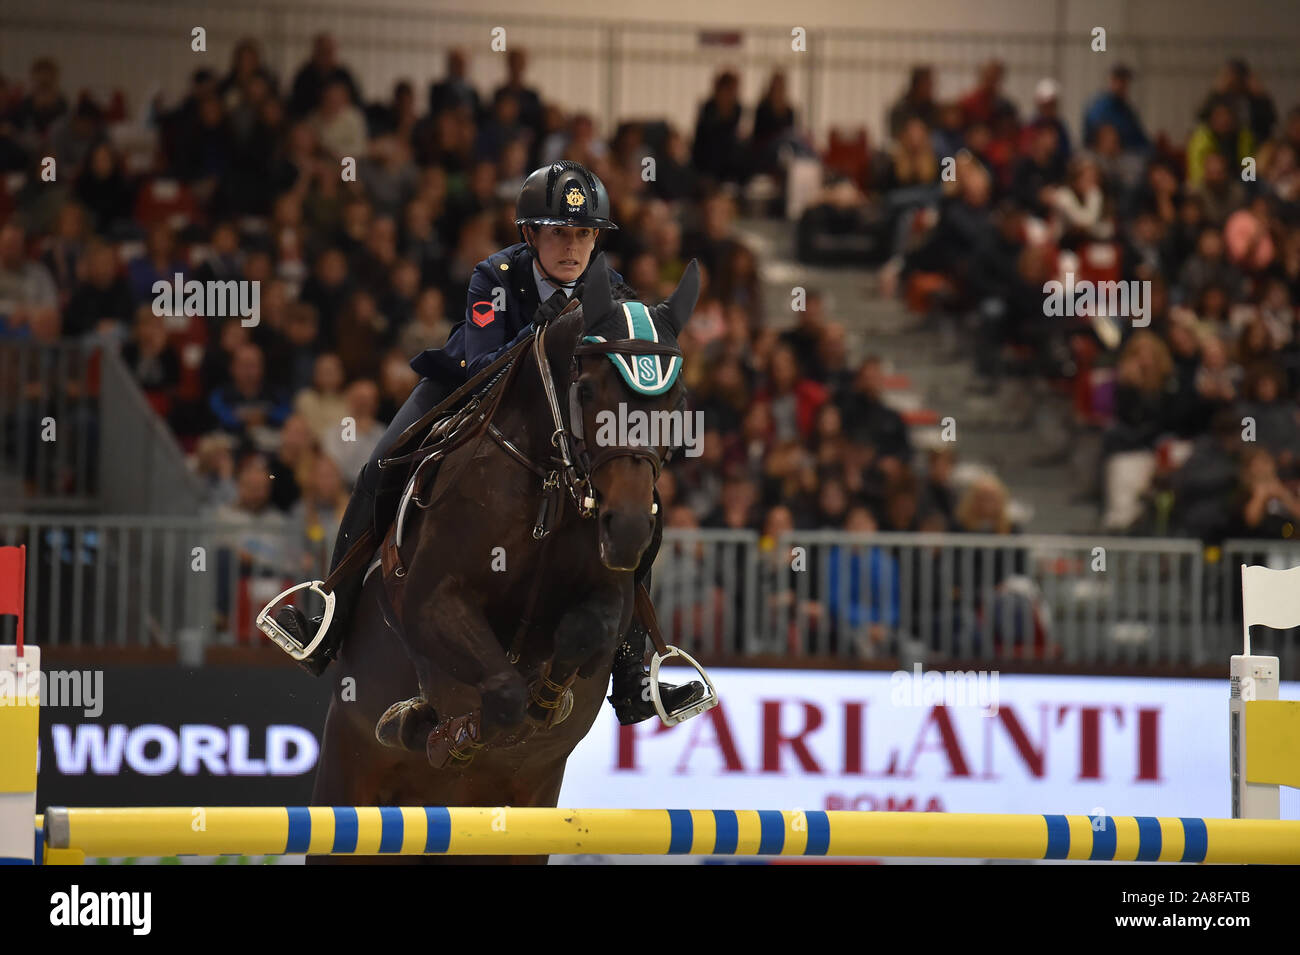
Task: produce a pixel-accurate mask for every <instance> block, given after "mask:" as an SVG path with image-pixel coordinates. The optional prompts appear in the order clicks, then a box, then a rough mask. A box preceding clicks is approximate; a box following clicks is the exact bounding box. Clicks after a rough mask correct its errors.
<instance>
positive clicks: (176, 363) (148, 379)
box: [69, 253, 181, 418]
mask: <svg viewBox="0 0 1300 955" xmlns="http://www.w3.org/2000/svg"><path fill="white" fill-rule="evenodd" d="M92 255H93V253H92ZM69 311H71V310H69ZM122 360H123V361H124V362H125V363H126V367H127V368H129V369H130V371H131V375H132V376H133V377H134V378H135V380H136V383H137V384H139V385H140V389H141V390H142V391H143V392H144V394H145V397H146V398H148V399H149V404H150V405H151V406H152V407H153V409H154V411H156V412H157V413H158V414H159V415H161V416H162V417H163V418H166V417H167V416H168V414H169V413H170V411H171V403H172V395H173V393H174V391H175V389H176V386H177V385H178V384H180V380H181V362H180V358H179V357H178V356H177V354H176V350H175V349H174V348H172V346H171V343H170V342H168V340H167V325H166V322H165V321H164V320H163V318H162V317H161V316H159V315H155V314H154V313H153V310H152V309H150V308H149V307H148V306H145V305H142V306H140V307H139V308H138V309H137V310H136V313H135V331H134V334H133V336H132V338H131V340H130V341H128V342H127V343H126V344H124V345H123V346H122Z"/></svg>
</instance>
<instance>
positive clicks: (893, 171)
mask: <svg viewBox="0 0 1300 955" xmlns="http://www.w3.org/2000/svg"><path fill="white" fill-rule="evenodd" d="M938 181H939V157H937V156H936V155H935V154H934V145H933V143H931V141H930V133H929V129H928V128H927V127H926V125H925V123H924V121H923V120H922V119H921V118H920V117H919V116H913V117H911V118H910V119H907V120H905V121H904V122H903V127H902V129H900V130H899V131H898V139H897V141H896V142H895V143H894V144H893V145H892V146H890V148H889V165H888V167H887V168H886V170H885V172H884V174H883V176H882V177H881V183H880V185H881V188H882V189H884V190H886V191H890V192H892V191H894V190H897V189H912V190H915V189H917V188H918V187H926V186H933V185H934V184H935V183H937V182H938ZM895 201H897V200H895Z"/></svg>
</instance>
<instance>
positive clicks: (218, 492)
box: [194, 432, 239, 511]
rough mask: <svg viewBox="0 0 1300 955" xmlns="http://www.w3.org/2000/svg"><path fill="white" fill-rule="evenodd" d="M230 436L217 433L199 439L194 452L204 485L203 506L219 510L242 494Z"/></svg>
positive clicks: (199, 475) (200, 478)
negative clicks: (237, 481)
mask: <svg viewBox="0 0 1300 955" xmlns="http://www.w3.org/2000/svg"><path fill="white" fill-rule="evenodd" d="M233 443H234V442H233V441H232V440H231V438H230V435H228V434H221V433H219V432H214V433H212V434H205V435H204V436H203V437H202V438H200V439H199V441H198V444H197V446H196V447H195V452H194V461H195V471H196V473H197V474H198V477H199V482H200V484H201V485H202V487H203V492H204V495H203V508H204V510H207V511H217V510H220V509H221V508H224V507H229V506H232V505H233V504H234V502H235V500H236V499H237V498H238V497H239V491H238V490H237V489H236V487H235V480H234V475H235V457H234V454H233V453H232V448H231V446H232V444H233Z"/></svg>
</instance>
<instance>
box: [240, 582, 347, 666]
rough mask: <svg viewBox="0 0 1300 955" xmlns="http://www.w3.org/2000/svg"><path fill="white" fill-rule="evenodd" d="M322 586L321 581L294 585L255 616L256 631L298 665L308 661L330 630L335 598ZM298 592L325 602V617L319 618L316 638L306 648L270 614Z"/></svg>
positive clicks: (323, 584)
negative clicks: (315, 596) (312, 594)
mask: <svg viewBox="0 0 1300 955" xmlns="http://www.w3.org/2000/svg"><path fill="white" fill-rule="evenodd" d="M324 586H325V581H323V580H309V581H307V582H306V583H305V584H296V585H294V586H293V587H290V588H289V589H288V590H286V591H284V592H283V593H282V594H280V595H279V596H278V597H276V598H275V599H274V600H272V601H271V602H270V603H268V604H267V605H266V606H265V607H263V608H262V612H261V613H259V614H258V615H257V629H258V630H261V631H262V632H263V633H264V634H266V635H267V636H268V637H270V638H271V641H272V642H273V643H274V644H275V645H276V646H278V647H279V648H280V649H281V650H283V651H284V652H285V653H287V654H289V656H291V657H293V658H294V659H295V660H297V661H298V662H299V663H301V662H303V661H304V660H308V659H310V658H311V656H312V654H314V653H315V652H316V650H317V648H318V647H319V646H320V645H321V641H322V640H324V639H325V634H326V632H327V631H328V630H329V628H330V623H331V621H333V619H334V604H335V597H334V594H333V593H328V592H326V590H325V589H324ZM299 590H310V591H312V593H315V594H318V595H319V596H320V597H321V599H322V600H324V601H325V616H323V617H322V618H321V622H320V626H319V627H317V628H316V636H315V637H313V638H312V641H311V643H309V644H307V645H306V646H303V644H302V642H301V641H300V640H298V639H297V638H296V637H295V636H294V635H293V634H291V633H290V632H289V631H288V630H286V629H284V627H282V626H281V625H280V624H279V622H278V621H277V620H276V619H275V618H274V617H273V616H272V615H271V612H272V611H273V610H275V609H276V608H277V607H278V606H279V605H280V604H281V603H283V602H284V601H285V598H287V597H288V596H289V595H291V594H295V593H297V592H298V591H299Z"/></svg>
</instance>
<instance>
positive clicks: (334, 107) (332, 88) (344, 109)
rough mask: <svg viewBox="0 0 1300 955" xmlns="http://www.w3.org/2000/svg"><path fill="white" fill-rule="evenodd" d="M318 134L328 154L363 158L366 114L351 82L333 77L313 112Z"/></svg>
mask: <svg viewBox="0 0 1300 955" xmlns="http://www.w3.org/2000/svg"><path fill="white" fill-rule="evenodd" d="M312 125H313V126H314V127H315V129H316V138H317V141H319V142H320V145H321V149H323V150H324V151H325V153H326V155H328V156H332V157H333V158H334V159H335V160H338V159H342V158H344V157H347V158H351V159H360V158H361V157H362V154H363V153H364V152H365V149H366V118H365V115H364V114H363V113H362V112H361V110H360V109H359V108H358V107H357V106H356V105H355V101H354V100H353V99H352V98H351V93H350V91H349V88H348V84H347V83H346V82H345V81H344V80H342V79H333V80H330V81H329V83H327V84H326V86H325V89H324V91H323V92H322V94H321V98H320V106H319V107H318V108H317V109H316V111H315V112H314V113H313V114H312Z"/></svg>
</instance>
